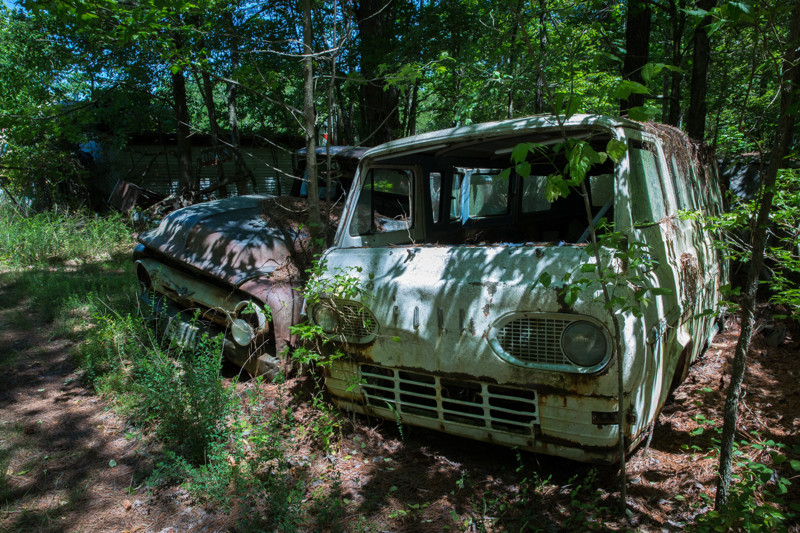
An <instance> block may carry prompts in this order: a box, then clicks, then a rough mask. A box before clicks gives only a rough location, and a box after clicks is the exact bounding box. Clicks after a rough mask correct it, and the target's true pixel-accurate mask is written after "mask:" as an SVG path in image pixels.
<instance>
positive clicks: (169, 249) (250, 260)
mask: <svg viewBox="0 0 800 533" xmlns="http://www.w3.org/2000/svg"><path fill="white" fill-rule="evenodd" d="M270 198H273V197H272V196H269V195H249V196H237V197H233V198H226V199H223V200H215V201H211V202H206V203H201V204H195V205H192V206H189V207H184V208H183V209H179V210H177V211H174V212H172V213H170V214H169V215H167V216H166V217H165V218H164V220H162V221H161V223H160V224H159V226H158V227H157V228H156V229H153V230H150V231H147V232H144V233H142V234H141V235H139V237H138V240H139V242H141V243H142V244H144V245H145V246H146V247H148V248H149V249H151V250H154V251H156V252H158V253H159V254H163V255H165V256H167V257H169V258H171V259H173V260H177V261H179V262H181V263H185V264H186V265H188V266H190V267H192V268H194V269H197V270H200V271H203V272H204V273H207V274H210V275H212V276H214V277H217V278H219V279H221V280H223V281H224V282H226V283H229V284H231V285H233V286H236V287H238V286H240V285H242V284H243V283H245V282H246V281H248V280H252V279H254V278H258V277H263V276H270V275H271V274H272V273H273V272H274V271H275V270H276V269H278V268H279V267H281V266H285V265H286V264H287V263H288V262H289V260H290V253H289V245H288V243H291V242H294V241H295V240H296V239H297V238H298V237H302V236H301V235H300V234H298V233H297V232H295V231H293V230H292V229H291V228H282V229H280V230H279V229H278V228H276V227H274V226H273V225H271V224H269V223H268V222H267V220H265V219H264V216H263V214H264V202H265V201H266V200H268V199H270Z"/></svg>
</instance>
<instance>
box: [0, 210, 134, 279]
mask: <svg viewBox="0 0 800 533" xmlns="http://www.w3.org/2000/svg"><path fill="white" fill-rule="evenodd" d="M131 237H132V234H131V230H130V228H129V227H128V225H127V223H126V221H125V219H124V218H123V217H122V216H121V215H119V214H112V215H109V216H105V217H99V216H92V215H87V214H85V213H70V212H63V213H61V212H52V211H48V212H43V213H37V214H35V215H32V216H25V215H24V214H21V213H20V212H19V211H17V210H15V209H13V208H11V207H10V206H9V205H8V204H3V203H0V264H5V265H8V266H12V267H25V266H30V265H41V264H48V263H54V262H59V261H66V260H73V261H84V262H85V261H88V260H91V259H96V258H100V257H108V256H109V254H110V253H113V252H116V251H122V250H123V249H127V248H129V247H132V245H133V239H132V238H131Z"/></svg>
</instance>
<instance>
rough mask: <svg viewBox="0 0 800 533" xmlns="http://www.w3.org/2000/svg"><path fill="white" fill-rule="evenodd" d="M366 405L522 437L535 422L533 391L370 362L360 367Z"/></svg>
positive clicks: (444, 422) (535, 400) (535, 410)
mask: <svg viewBox="0 0 800 533" xmlns="http://www.w3.org/2000/svg"><path fill="white" fill-rule="evenodd" d="M361 378H362V379H361V390H362V392H363V393H364V395H365V397H366V400H367V405H369V406H371V407H373V408H375V409H385V410H389V411H391V412H393V413H395V414H399V415H400V416H402V415H405V414H407V415H416V416H421V417H426V418H431V419H435V420H439V422H441V423H442V424H444V425H445V426H446V425H447V424H461V425H466V426H473V427H478V428H484V429H487V430H492V431H504V432H507V433H515V434H522V435H531V434H533V425H534V424H538V422H539V410H538V401H537V396H536V391H534V390H530V389H515V388H510V387H501V386H498V385H490V384H487V383H481V382H476V381H463V380H454V379H448V378H442V377H438V376H432V375H428V374H420V373H416V372H408V371H405V370H398V369H393V368H386V367H378V366H374V365H362V366H361Z"/></svg>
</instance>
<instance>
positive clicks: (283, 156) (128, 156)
mask: <svg viewBox="0 0 800 533" xmlns="http://www.w3.org/2000/svg"><path fill="white" fill-rule="evenodd" d="M201 143H202V141H201ZM201 143H197V144H201ZM202 144H206V143H202ZM240 152H241V154H242V158H243V161H244V164H245V165H246V167H247V168H248V169H249V171H250V172H252V174H253V180H252V181H254V182H255V185H256V190H257V192H259V193H270V194H279V193H282V194H286V192H287V191H289V190H290V189H291V185H292V182H293V180H294V179H296V178H295V177H294V175H293V170H292V149H289V148H281V147H272V146H244V147H242V148H241V150H240ZM109 159H110V162H111V163H112V165H111V167H112V171H111V173H112V174H113V177H114V179H115V181H117V180H124V181H129V182H132V183H135V184H136V185H139V186H140V187H144V188H146V189H150V190H153V191H155V192H158V193H161V194H165V195H168V194H172V193H174V192H176V191H177V189H178V158H177V149H176V147H175V144H174V143H170V144H166V143H165V144H161V145H160V144H157V143H156V142H146V141H142V140H136V139H135V140H134V141H133V142H131V143H130V144H129V145H128V146H126V147H125V148H124V149H122V150H120V151H119V152H117V153H115V154H113V156H111V157H110V158H109ZM214 159H215V158H214V154H213V153H211V152H210V149H209V147H208V146H207V145H206V146H202V145H201V146H193V147H192V167H193V168H192V171H193V172H194V173H195V174H196V173H197V172H198V171H199V173H200V187H201V188H204V187H208V186H209V185H211V183H212V182H215V181H216V178H217V167H216V165H215V164H213V163H212V164H205V165H202V164H201V161H202V160H205V161H207V162H209V163H210V162H211V161H213V160H214ZM222 159H223V160H224V162H222V167H223V169H224V172H225V177H226V178H229V177H232V176H234V174H235V173H236V169H235V165H234V163H233V161H232V160H231V159H230V158H227V160H225V159H226V158H225V157H223V158H222ZM252 181H251V180H250V179H248V183H247V190H245V191H237V188H236V185H235V184H230V185H228V192H229V194H231V195H234V194H237V193H238V194H249V193H252V192H255V191H254V188H253V183H252Z"/></svg>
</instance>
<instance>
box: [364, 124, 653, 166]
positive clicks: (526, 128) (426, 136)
mask: <svg viewBox="0 0 800 533" xmlns="http://www.w3.org/2000/svg"><path fill="white" fill-rule="evenodd" d="M562 125H563V126H564V127H565V128H568V129H571V130H575V129H588V130H591V129H601V130H609V129H615V128H620V127H625V128H631V129H637V130H641V129H642V124H640V123H639V122H634V121H632V120H628V119H625V118H619V117H611V116H607V115H573V116H571V117H570V118H569V119H566V120H563V119H562ZM560 127H561V126H560V125H559V122H558V120H557V118H556V116H554V115H535V116H532V117H525V118H517V119H511V120H502V121H498V122H484V123H480V124H470V125H468V126H457V127H455V128H447V129H443V130H437V131H432V132H428V133H422V134H420V135H414V136H411V137H404V138H402V139H397V140H394V141H389V142H387V143H384V144H381V145H378V146H376V147H374V148H371V149H369V150H368V151H367V152H366V153H365V154H364V158H372V157H376V156H382V155H386V154H392V155H397V154H399V153H403V152H412V151H414V152H415V151H425V152H435V151H437V149H438V148H439V147H441V148H445V147H449V146H452V144H453V143H460V142H470V141H472V142H475V141H479V140H480V139H482V138H492V137H498V138H501V137H511V136H516V135H530V134H532V133H535V132H537V131H541V132H542V133H547V136H548V137H551V136H552V135H551V133H552V132H553V131H554V130H556V131H557V130H558V129H559V128H560Z"/></svg>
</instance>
